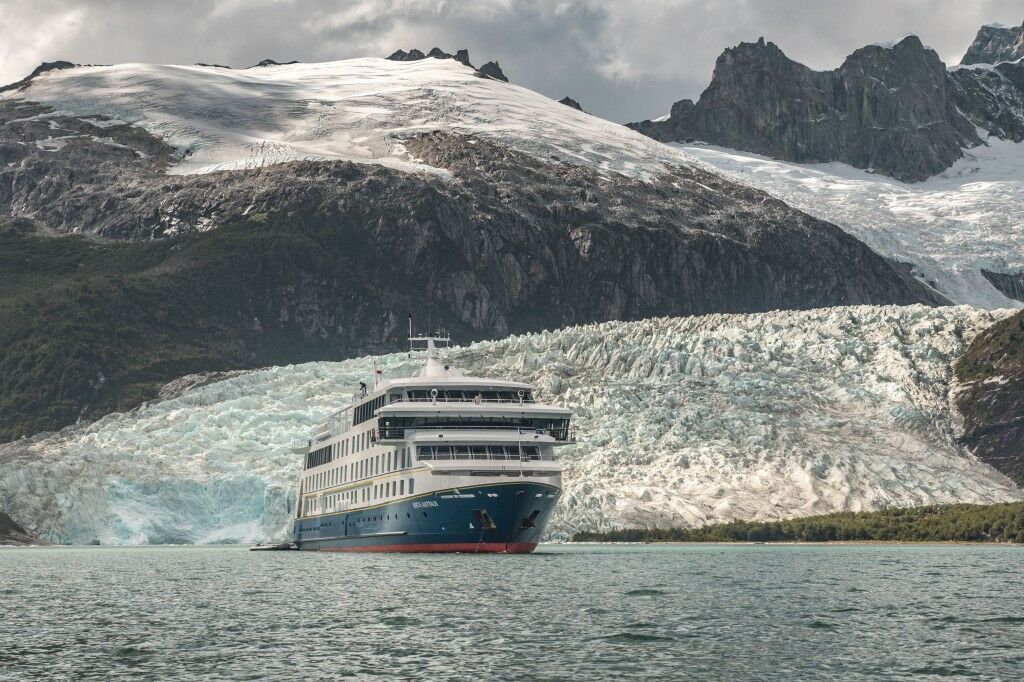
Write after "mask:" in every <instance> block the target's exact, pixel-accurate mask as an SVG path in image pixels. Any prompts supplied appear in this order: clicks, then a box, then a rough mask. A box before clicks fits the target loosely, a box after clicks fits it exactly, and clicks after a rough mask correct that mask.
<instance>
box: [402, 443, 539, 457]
mask: <svg viewBox="0 0 1024 682" xmlns="http://www.w3.org/2000/svg"><path fill="white" fill-rule="evenodd" d="M416 457H417V459H518V460H534V459H540V449H539V448H538V447H537V446H536V445H421V446H419V447H418V448H416Z"/></svg>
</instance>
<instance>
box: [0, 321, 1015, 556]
mask: <svg viewBox="0 0 1024 682" xmlns="http://www.w3.org/2000/svg"><path fill="white" fill-rule="evenodd" d="M1006 314H1007V312H1006V311H1002V312H1000V311H995V312H993V311H981V310H975V309H972V308H968V307H952V308H928V307H924V306H910V307H870V306H858V307H849V308H831V309H822V310H811V311H801V312H792V311H787V312H772V313H763V314H756V315H721V314H720V315H707V316H698V317H686V318H659V319H651V320H644V321H639V322H608V323H602V324H594V325H588V326H583V327H575V328H569V329H564V330H559V331H555V332H543V333H539V334H531V335H524V336H516V337H511V338H508V339H504V340H501V341H493V342H484V343H476V344H473V345H471V346H468V347H465V348H460V349H456V351H455V352H454V356H453V360H454V363H455V366H456V367H458V368H459V369H461V370H462V371H463V372H464V373H466V374H477V375H483V376H492V377H501V378H515V379H523V380H525V381H529V382H531V383H532V384H533V385H535V386H536V394H537V398H538V399H539V400H542V401H545V402H550V403H554V404H559V405H568V406H570V407H571V408H572V409H573V410H574V412H575V414H576V424H577V425H578V427H579V435H580V442H579V444H578V445H576V446H571V447H567V448H561V449H560V451H559V454H560V458H561V459H562V460H563V461H564V462H565V464H566V474H565V493H564V496H563V498H562V500H561V501H560V503H559V506H558V509H557V512H556V516H555V518H554V519H553V520H552V523H551V526H550V529H551V534H552V537H555V538H558V537H565V536H566V535H567V534H569V533H571V532H573V531H575V530H578V529H595V528H609V527H615V526H634V525H639V526H654V525H657V526H667V525H698V524H703V523H706V522H714V521H727V520H734V519H776V518H784V517H790V516H800V515H808V514H817V513H824V512H830V511H835V510H870V509H878V508H883V507H889V506H894V505H919V504H928V503H944V502H958V501H959V502H997V501H1005V500H1013V499H1021V498H1022V493H1021V491H1020V490H1019V489H1018V488H1017V487H1016V486H1014V485H1013V483H1012V482H1011V481H1010V480H1009V479H1007V478H1005V477H1004V476H1002V475H1001V474H999V473H997V472H996V471H995V470H993V469H991V468H990V467H988V466H987V465H984V464H982V463H980V462H979V461H977V460H976V459H974V458H973V457H971V456H970V455H969V454H968V453H964V452H963V451H962V450H961V449H960V448H959V447H958V446H957V445H956V444H955V440H954V435H955V424H954V421H955V420H954V417H953V415H952V411H951V408H950V390H951V387H950V380H951V376H952V371H951V366H952V363H953V362H954V361H955V359H956V358H957V357H958V356H959V355H960V354H961V353H962V351H963V349H964V347H965V345H966V344H967V343H969V342H970V340H971V339H972V338H973V337H974V336H975V335H976V334H977V333H978V332H980V331H981V330H982V329H984V328H985V327H986V326H988V325H989V324H991V323H992V322H994V321H995V320H997V319H1000V318H1002V317H1003V316H1005V315H1006ZM418 364H419V361H418V360H416V359H412V360H410V359H409V358H407V357H406V355H404V354H393V355H389V356H386V357H385V358H384V359H383V368H384V373H385V376H399V375H404V374H407V373H411V372H412V371H413V369H414V368H415V367H416V366H418ZM372 373H373V369H372V362H371V360H370V359H369V358H362V359H356V360H348V361H344V362H313V363H307V364H302V365H294V366H286V367H272V368H267V369H263V370H257V371H252V372H243V373H237V374H235V375H234V376H229V377H228V378H225V379H223V380H220V381H216V382H214V383H209V384H206V385H200V386H194V387H191V388H190V387H188V386H189V383H190V381H183V382H182V383H181V385H180V386H172V387H169V388H168V389H167V391H166V395H167V396H168V397H167V398H166V399H164V400H160V401H155V402H151V403H148V404H145V405H143V406H140V407H139V408H137V409H135V410H132V411H130V412H126V413H118V414H111V415H108V416H106V417H104V418H102V419H100V420H99V421H97V422H94V423H92V424H88V425H80V426H74V427H68V428H66V429H64V430H62V431H60V432H57V433H51V434H41V435H38V436H35V437H33V438H30V439H23V440H21V441H16V442H13V443H8V444H6V445H2V446H0V465H2V466H0V509H4V510H6V511H8V512H9V513H11V514H12V515H13V516H15V518H16V519H18V520H20V521H21V522H23V523H24V524H25V525H27V526H29V527H30V528H31V529H32V530H33V531H35V532H36V533H37V534H39V535H41V536H42V537H44V538H46V539H48V540H50V541H54V542H67V543H89V542H95V541H99V542H101V543H104V544H137V543H168V542H169V543H193V542H195V543H211V542H253V541H257V540H268V539H271V538H280V537H283V536H284V535H285V533H286V529H287V527H288V525H289V520H290V517H291V515H292V513H293V511H294V488H295V481H296V478H297V475H298V473H299V467H300V460H301V455H299V454H297V453H296V452H294V451H293V449H294V448H300V447H302V446H304V445H305V442H306V439H307V438H308V436H309V433H310V430H311V429H312V427H313V426H314V425H315V424H316V423H317V422H318V421H320V420H321V419H323V418H324V417H325V416H326V415H328V414H329V413H331V412H333V411H335V410H337V409H339V408H341V407H343V406H344V405H345V404H347V403H348V402H349V401H350V400H351V396H352V390H353V387H354V386H355V385H356V384H357V382H358V381H361V380H363V381H366V380H369V379H370V378H371V377H372Z"/></svg>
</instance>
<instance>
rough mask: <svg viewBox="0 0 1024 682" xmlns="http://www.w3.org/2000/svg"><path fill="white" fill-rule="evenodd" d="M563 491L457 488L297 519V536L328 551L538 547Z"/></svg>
mask: <svg viewBox="0 0 1024 682" xmlns="http://www.w3.org/2000/svg"><path fill="white" fill-rule="evenodd" d="M560 493H561V490H560V489H559V488H557V487H555V486H552V485H548V484H543V483H534V482H530V483H525V482H522V481H521V480H520V481H519V482H508V483H504V482H503V483H492V484H485V485H476V486H463V487H461V488H450V489H447V490H440V491H436V492H432V493H428V494H425V495H420V496H416V497H409V498H405V499H401V500H396V501H394V502H391V503H388V504H382V505H378V506H374V507H370V508H366V509H360V510H355V511H344V512H338V513H335V514H325V515H322V516H316V517H311V518H305V519H298V520H296V521H295V525H294V528H293V541H294V542H295V544H296V545H297V546H298V547H299V549H301V550H314V551H322V552H466V553H509V554H521V553H527V552H532V551H533V550H534V549H535V548H536V547H537V543H538V542H540V540H541V537H542V536H543V534H544V528H545V526H546V525H547V522H548V519H549V518H550V516H551V512H552V510H553V509H554V506H555V503H556V502H557V500H558V497H559V495H560Z"/></svg>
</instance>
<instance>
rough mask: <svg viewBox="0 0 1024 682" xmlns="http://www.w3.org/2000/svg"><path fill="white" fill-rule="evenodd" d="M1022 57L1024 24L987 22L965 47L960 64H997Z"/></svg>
mask: <svg viewBox="0 0 1024 682" xmlns="http://www.w3.org/2000/svg"><path fill="white" fill-rule="evenodd" d="M1021 57H1024V24H1021V25H1020V26H1002V25H998V24H989V25H987V26H982V27H981V28H980V29H978V34H977V35H976V36H975V37H974V42H972V43H971V46H970V47H968V48H967V52H966V53H965V54H964V57H963V59H961V60H960V63H961V64H998V63H999V62H1012V61H1015V60H1017V59H1020V58H1021Z"/></svg>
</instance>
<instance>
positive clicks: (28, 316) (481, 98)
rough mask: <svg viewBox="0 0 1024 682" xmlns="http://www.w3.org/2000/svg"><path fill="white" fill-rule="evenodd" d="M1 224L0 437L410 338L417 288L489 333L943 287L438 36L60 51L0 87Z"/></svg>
mask: <svg viewBox="0 0 1024 682" xmlns="http://www.w3.org/2000/svg"><path fill="white" fill-rule="evenodd" d="M58 67H59V68H58ZM69 233H70V234H84V235H91V236H99V237H103V238H104V240H102V241H97V242H92V243H85V242H83V241H81V240H53V239H49V237H53V236H60V235H66V234H69ZM41 235H45V236H46V237H47V238H46V239H42V238H41ZM0 239H2V240H4V244H3V247H4V248H3V253H0V260H2V259H3V257H4V254H8V258H9V260H8V261H4V262H3V266H4V267H5V268H6V269H7V270H8V271H9V272H10V273H12V275H11V277H12V279H11V284H10V286H8V287H7V288H6V291H0V314H6V317H3V318H2V321H3V322H4V324H3V325H0V345H3V346H5V347H4V349H3V352H2V353H0V370H9V371H0V440H7V439H13V438H17V437H20V436H22V435H31V434H32V433H36V432H38V431H40V430H45V429H52V428H59V427H61V426H64V425H67V424H69V423H74V422H75V421H76V420H78V419H80V418H84V419H92V418H97V417H99V416H102V415H103V414H106V413H107V412H109V411H111V410H113V409H125V408H128V407H130V406H132V405H134V404H137V402H138V401H139V400H141V399H145V398H148V397H152V396H153V395H154V394H155V391H156V390H157V389H158V388H159V386H160V385H162V384H163V383H166V382H168V381H171V380H173V379H175V378H176V377H178V376H180V375H183V374H187V373H191V372H195V371H200V370H208V369H225V368H231V369H236V368H252V367H260V366H266V365H277V364H286V363H289V362H300V361H308V360H316V359H334V358H343V357H356V356H358V355H361V354H365V353H367V352H370V351H372V350H374V349H378V348H379V347H380V344H381V339H382V338H383V339H385V343H386V344H387V346H386V347H389V348H392V349H394V348H398V347H400V338H401V324H400V321H401V320H402V319H404V317H405V315H406V314H407V313H408V312H409V311H410V310H423V311H428V315H429V316H430V317H431V319H432V320H433V321H434V322H435V323H437V324H442V325H444V326H446V327H447V328H449V329H450V330H451V331H452V332H453V333H454V334H456V335H457V336H458V338H461V339H465V340H467V341H468V340H473V339H480V338H499V337H502V336H506V335H508V334H509V333H521V332H527V331H536V330H540V329H554V328H560V327H564V326H567V325H572V324H582V323H586V322H594V321H601V320H608V319H640V318H645V317H651V316H657V315H684V314H700V313H710V312H758V311H766V310H773V309H777V308H785V309H806V308H816V307H825V306H830V305H853V304H910V303H930V304H946V303H948V299H947V298H946V297H944V296H943V295H942V294H940V293H938V292H936V291H935V290H934V289H931V288H930V287H928V286H927V285H926V284H923V283H922V282H921V281H919V280H916V279H914V278H913V277H912V276H911V275H910V274H909V273H908V272H907V271H906V269H905V268H903V267H902V266H900V265H898V264H895V263H893V262H892V261H891V260H889V259H886V258H884V257H882V256H880V255H879V254H877V253H875V252H874V251H872V250H871V249H870V248H869V247H867V246H866V245H865V244H864V243H863V242H861V241H859V240H858V239H856V238H855V237H852V236H851V235H849V234H848V233H846V232H844V231H842V230H841V229H839V228H838V227H836V226H834V225H831V224H829V223H826V222H823V221H821V220H818V219H815V218H812V217H811V216H809V215H807V214H806V213H803V212H800V211H797V210H795V209H793V208H791V207H789V206H787V205H786V204H785V203H784V202H782V201H779V200H776V199H773V198H771V197H769V196H768V195H766V194H764V193H763V192H760V191H758V190H755V189H752V188H750V187H747V186H744V185H741V184H738V183H736V182H733V181H731V180H727V179H725V178H724V177H723V176H722V175H720V174H719V173H717V172H715V171H714V170H713V169H711V168H710V167H708V166H705V165H704V164H701V163H699V162H697V161H695V160H694V159H693V157H692V156H690V155H688V154H687V153H685V152H683V151H680V150H678V149H673V148H671V147H668V146H665V145H662V144H660V143H658V142H656V141H654V140H652V139H650V138H648V137H645V136H643V135H640V134H638V133H636V132H633V131H631V130H629V129H627V128H625V127H624V126H620V125H617V124H614V123H611V122H609V121H604V120H601V119H599V118H596V117H594V116H591V115H588V114H586V113H583V112H581V111H578V110H576V109H573V108H571V107H568V106H565V105H564V104H561V103H559V102H556V101H554V100H551V99H549V98H547V97H543V96H541V95H539V94H537V93H535V92H531V91H529V90H527V89H525V88H521V87H518V86H515V85H510V84H508V83H505V82H501V81H499V80H493V79H491V78H483V77H481V76H480V75H479V74H478V73H477V72H476V71H475V70H474V69H473V68H471V67H469V66H467V65H466V64H463V63H461V62H459V61H457V60H455V59H435V58H429V57H428V58H424V59H421V60H418V61H392V60H388V59H355V60H347V61H341V62H330V63H325V64H287V65H268V66H260V67H254V68H251V69H245V70H237V71H236V70H232V69H225V68H219V67H203V66H167V65H146V64H127V65H120V66H107V67H75V66H74V65H71V64H57V65H56V66H55V65H54V64H52V63H51V64H50V65H49V67H47V68H43V67H41V68H40V69H38V70H37V71H36V72H35V74H34V75H33V76H32V77H30V78H29V79H27V80H25V81H23V82H20V83H19V84H17V85H16V86H14V87H13V88H10V89H7V90H6V91H4V92H3V93H0ZM126 242H127V243H128V244H126ZM172 242H173V243H172ZM129 252H130V253H131V255H130V256H126V255H125V254H127V253H129ZM40 283H42V284H40ZM24 311H31V312H30V313H25V312H24ZM25 367H30V368H31V371H29V372H25V371H24V370H23V368H25ZM40 396H47V397H46V398H45V399H40Z"/></svg>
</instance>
